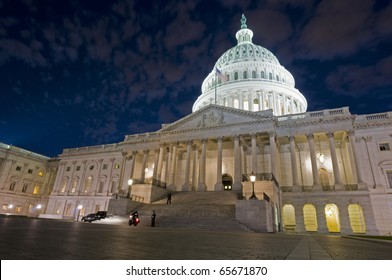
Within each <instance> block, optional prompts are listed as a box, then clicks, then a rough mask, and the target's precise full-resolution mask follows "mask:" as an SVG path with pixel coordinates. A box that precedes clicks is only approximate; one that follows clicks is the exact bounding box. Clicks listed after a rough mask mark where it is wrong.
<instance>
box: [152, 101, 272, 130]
mask: <svg viewBox="0 0 392 280" xmlns="http://www.w3.org/2000/svg"><path fill="white" fill-rule="evenodd" d="M272 118H273V116H272V111H271V110H269V111H264V112H250V111H245V110H240V109H234V108H229V107H224V106H219V105H209V106H206V107H204V108H202V109H200V110H198V111H196V112H194V113H192V114H190V115H188V116H185V117H184V118H182V119H180V120H178V121H176V122H174V123H171V124H165V125H163V126H162V129H161V130H160V131H159V132H167V131H183V130H193V129H206V128H211V127H220V126H227V125H234V124H241V123H249V122H255V121H266V120H271V119H272Z"/></svg>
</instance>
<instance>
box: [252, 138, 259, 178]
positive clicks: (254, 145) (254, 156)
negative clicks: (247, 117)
mask: <svg viewBox="0 0 392 280" xmlns="http://www.w3.org/2000/svg"><path fill="white" fill-rule="evenodd" d="M256 137H257V135H256V134H255V133H253V134H251V142H252V170H250V171H251V172H254V173H255V174H256V173H258V170H257V143H256V140H257V139H256Z"/></svg>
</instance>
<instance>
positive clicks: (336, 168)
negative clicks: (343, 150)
mask: <svg viewBox="0 0 392 280" xmlns="http://www.w3.org/2000/svg"><path fill="white" fill-rule="evenodd" d="M327 137H328V142H329V149H330V152H331V159H332V168H333V175H334V177H335V190H336V191H337V190H344V187H343V183H342V179H341V176H340V171H339V164H338V157H337V156H336V149H335V141H334V138H333V132H328V133H327Z"/></svg>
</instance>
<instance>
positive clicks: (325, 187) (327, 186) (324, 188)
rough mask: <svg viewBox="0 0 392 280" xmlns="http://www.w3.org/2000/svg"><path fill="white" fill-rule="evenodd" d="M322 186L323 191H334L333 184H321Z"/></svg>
mask: <svg viewBox="0 0 392 280" xmlns="http://www.w3.org/2000/svg"><path fill="white" fill-rule="evenodd" d="M322 188H323V191H324V192H333V191H335V186H330V185H326V186H322Z"/></svg>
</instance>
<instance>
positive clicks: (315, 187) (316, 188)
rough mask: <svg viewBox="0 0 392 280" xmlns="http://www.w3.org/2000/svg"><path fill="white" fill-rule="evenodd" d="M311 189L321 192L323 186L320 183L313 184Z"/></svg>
mask: <svg viewBox="0 0 392 280" xmlns="http://www.w3.org/2000/svg"><path fill="white" fill-rule="evenodd" d="M313 191H314V192H322V191H323V187H322V186H321V185H320V184H313Z"/></svg>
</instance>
